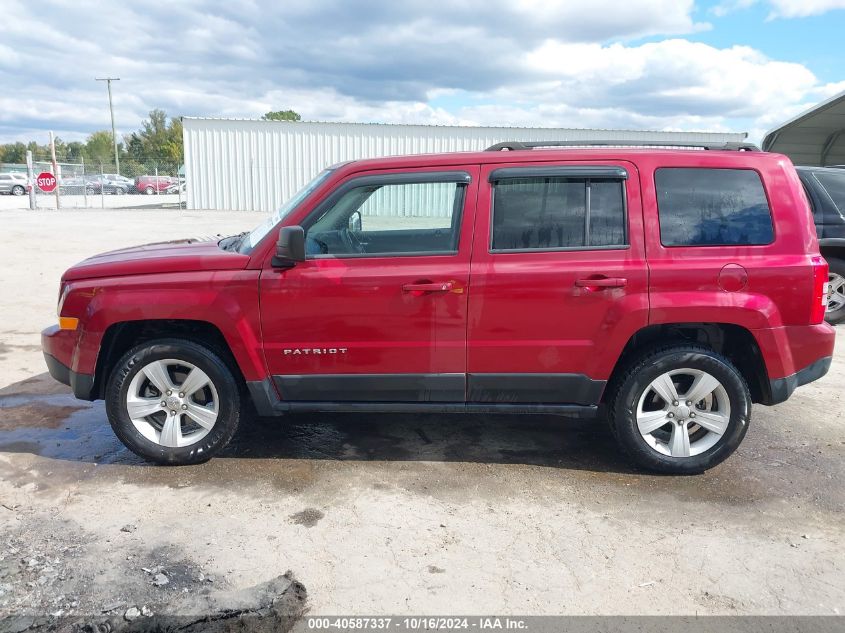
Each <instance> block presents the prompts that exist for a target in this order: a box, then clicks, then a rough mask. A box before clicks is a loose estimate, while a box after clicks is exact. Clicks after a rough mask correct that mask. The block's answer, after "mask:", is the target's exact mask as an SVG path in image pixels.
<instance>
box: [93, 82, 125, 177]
mask: <svg viewBox="0 0 845 633" xmlns="http://www.w3.org/2000/svg"><path fill="white" fill-rule="evenodd" d="M94 80H95V81H105V82H106V85H107V86H108V89H109V112H110V113H111V139H112V142H113V143H114V168H115V171H116V172H117V173H118V174H119V173H120V159H119V158H118V157H117V134H116V133H115V131H114V107H113V106H112V103H111V82H113V81H120V77H95V78H94Z"/></svg>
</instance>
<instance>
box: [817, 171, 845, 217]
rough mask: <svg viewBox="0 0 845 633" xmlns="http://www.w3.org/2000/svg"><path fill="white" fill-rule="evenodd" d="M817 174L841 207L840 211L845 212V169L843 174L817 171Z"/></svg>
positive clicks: (834, 202) (835, 202) (834, 200)
mask: <svg viewBox="0 0 845 633" xmlns="http://www.w3.org/2000/svg"><path fill="white" fill-rule="evenodd" d="M815 176H816V179H817V180H818V181H819V182H820V183H821V184H822V187H824V188H825V190H826V191H827V193H828V195H829V196H830V198H831V200H833V204H835V205H836V208H837V209H839V213H842V214H845V170H843V172H842V173H841V174H831V173H828V172H821V171H817V172H815Z"/></svg>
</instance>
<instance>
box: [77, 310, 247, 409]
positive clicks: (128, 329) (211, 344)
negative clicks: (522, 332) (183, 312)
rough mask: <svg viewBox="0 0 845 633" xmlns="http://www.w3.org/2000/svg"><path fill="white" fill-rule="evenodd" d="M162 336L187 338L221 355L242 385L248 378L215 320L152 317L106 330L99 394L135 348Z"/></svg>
mask: <svg viewBox="0 0 845 633" xmlns="http://www.w3.org/2000/svg"><path fill="white" fill-rule="evenodd" d="M159 338H183V339H185V340H188V341H192V342H194V343H197V344H200V345H203V346H205V347H207V348H209V349H210V350H212V351H213V352H214V353H215V354H217V355H218V356H219V357H220V358H221V360H223V362H224V363H226V366H227V367H228V368H229V370H230V371H231V372H232V375H233V376H234V377H235V381H236V382H237V383H238V385H239V387H241V388H245V385H246V380H245V378H244V375H243V372H242V371H241V368H240V366H239V365H238V362H237V360H236V359H235V356H234V354H233V353H232V349H231V347H230V346H229V343H228V342H227V341H226V338H225V337H224V336H223V332H221V331H220V328H218V327H217V326H216V325H214V324H213V323H210V322H208V321H200V320H191V319H150V320H143V321H122V322H118V323H112V324H111V325H110V326H109V327H108V328H107V329H106V331H105V332H104V334H103V338H102V341H101V343H100V353H99V354H98V355H97V364H96V369H95V372H94V388H93V392H94V394H95V397H97V398H103V397H104V395H105V388H106V383H107V382H108V377H109V374H110V373H111V371H112V369H113V368H114V366H115V364H116V363H117V361H118V360H120V358H121V357H122V356H123V355H124V354H125V353H126V352H127V351H129V350H130V349H131V348H132V347H135V346H136V345H139V344H141V343H144V342H145V341H152V340H155V339H159Z"/></svg>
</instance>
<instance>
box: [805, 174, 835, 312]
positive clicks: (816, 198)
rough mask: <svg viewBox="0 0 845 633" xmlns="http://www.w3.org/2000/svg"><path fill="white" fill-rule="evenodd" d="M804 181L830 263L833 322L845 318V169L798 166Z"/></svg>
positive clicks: (829, 289)
mask: <svg viewBox="0 0 845 633" xmlns="http://www.w3.org/2000/svg"><path fill="white" fill-rule="evenodd" d="M797 170H798V177H799V178H801V182H802V183H804V187H805V189H806V191H807V197H808V198H809V199H810V207H811V208H812V210H813V219H814V220H815V223H816V233H817V234H818V236H819V248H820V249H821V253H822V255H824V258H825V259H826V260H827V263H828V265H829V266H830V274H829V276H828V280H829V283H830V286H829V288H828V301H827V315H826V319H827V320H828V322H829V323H842V322H843V321H845V170H843V169H842V168H841V167H830V168H827V167H798V168H797Z"/></svg>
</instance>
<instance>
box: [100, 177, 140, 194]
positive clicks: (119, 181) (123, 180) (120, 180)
mask: <svg viewBox="0 0 845 633" xmlns="http://www.w3.org/2000/svg"><path fill="white" fill-rule="evenodd" d="M103 175H104V176H105V177H106V179H107V180H108V181H109V182H110V183H112V184H115V185H121V186H123V187H124V188H125V190H126V193H135V191H136V190H135V181H134V180H133V179H132V178H127V177H126V176H121V175H120V174H103Z"/></svg>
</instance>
